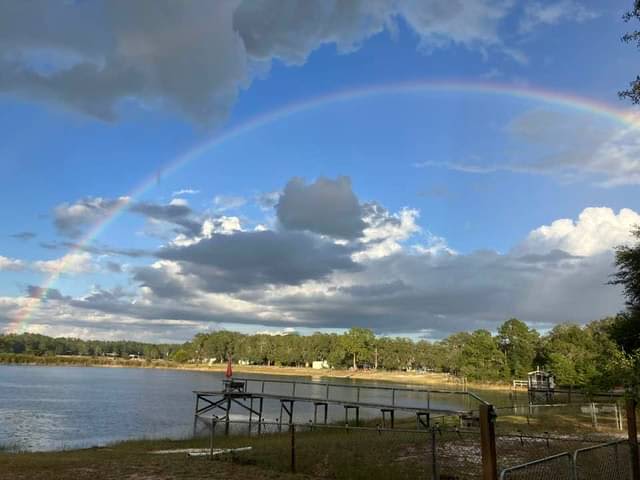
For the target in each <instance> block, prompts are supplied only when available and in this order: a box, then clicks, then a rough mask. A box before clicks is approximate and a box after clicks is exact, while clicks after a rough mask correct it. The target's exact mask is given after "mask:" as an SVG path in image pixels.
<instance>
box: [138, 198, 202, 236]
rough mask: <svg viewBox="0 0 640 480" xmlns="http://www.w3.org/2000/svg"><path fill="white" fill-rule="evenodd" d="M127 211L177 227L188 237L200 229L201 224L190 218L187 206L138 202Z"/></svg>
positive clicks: (190, 213) (190, 214) (191, 212)
mask: <svg viewBox="0 0 640 480" xmlns="http://www.w3.org/2000/svg"><path fill="white" fill-rule="evenodd" d="M129 210H130V211H132V212H134V213H139V214H140V215H143V216H145V217H147V218H152V219H154V220H160V221H163V222H167V223H173V224H174V225H178V226H180V227H182V228H183V229H184V230H185V233H188V234H189V235H198V234H199V233H200V231H201V229H202V225H201V223H200V222H199V221H196V220H194V219H193V218H192V215H193V210H191V208H190V207H189V206H187V205H182V204H173V203H170V204H167V205H159V204H156V203H149V202H140V203H136V204H134V205H132V206H131V207H130V208H129Z"/></svg>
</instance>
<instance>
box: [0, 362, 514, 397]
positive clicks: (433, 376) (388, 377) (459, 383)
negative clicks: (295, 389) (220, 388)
mask: <svg viewBox="0 0 640 480" xmlns="http://www.w3.org/2000/svg"><path fill="white" fill-rule="evenodd" d="M0 365H38V366H65V367H66V366H68V367H107V368H109V367H111V368H155V369H169V370H183V371H193V372H224V371H226V368H227V366H226V364H221V363H216V364H213V365H209V364H194V363H178V362H174V361H170V360H143V359H125V358H111V357H84V356H67V355H58V356H37V355H20V354H17V355H16V354H0ZM233 371H234V373H235V374H238V375H241V374H264V375H281V376H296V377H326V378H343V379H344V378H349V379H354V380H363V381H366V380H371V381H376V382H393V383H401V384H414V385H439V386H443V385H444V386H446V387H447V388H450V389H462V388H467V389H469V388H471V389H477V390H496V391H510V390H512V388H513V387H512V385H511V384H510V383H506V382H505V383H489V382H469V381H467V380H466V379H461V378H459V377H456V376H453V375H449V374H447V373H437V372H426V373H417V372H404V371H390V370H372V369H369V370H357V371H353V370H343V369H333V368H331V369H320V370H319V369H313V368H306V367H285V366H273V365H272V366H266V365H235V364H234V365H233Z"/></svg>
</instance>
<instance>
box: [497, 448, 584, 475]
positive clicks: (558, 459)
mask: <svg viewBox="0 0 640 480" xmlns="http://www.w3.org/2000/svg"><path fill="white" fill-rule="evenodd" d="M543 479H544V480H575V479H574V474H573V457H572V456H571V454H570V453H568V452H564V453H559V454H556V455H552V456H549V457H546V458H542V459H540V460H534V461H532V462H528V463H524V464H522V465H518V466H515V467H510V468H506V469H504V470H503V471H502V473H501V474H500V480H543Z"/></svg>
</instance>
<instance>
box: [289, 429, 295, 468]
mask: <svg viewBox="0 0 640 480" xmlns="http://www.w3.org/2000/svg"><path fill="white" fill-rule="evenodd" d="M289 431H290V432H291V473H296V426H295V424H293V423H292V424H291V426H290V428H289Z"/></svg>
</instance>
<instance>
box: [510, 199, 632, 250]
mask: <svg viewBox="0 0 640 480" xmlns="http://www.w3.org/2000/svg"><path fill="white" fill-rule="evenodd" d="M638 225H640V215H638V214H637V213H636V212H634V211H633V210H631V209H628V208H623V209H621V210H620V211H619V212H618V213H617V214H616V213H615V212H614V211H613V210H612V209H610V208H606V207H599V208H596V207H591V208H585V209H584V210H583V211H582V212H581V213H580V215H579V216H578V219H577V221H574V220H573V219H570V218H562V219H559V220H555V221H554V222H552V223H551V224H550V225H543V226H541V227H539V228H536V229H535V230H533V231H532V232H531V233H530V234H529V235H528V237H527V238H526V239H525V240H524V241H523V242H522V243H521V244H520V245H519V246H518V247H517V248H516V249H515V251H516V252H518V253H543V254H544V253H549V252H551V251H553V250H562V251H564V252H567V253H569V254H571V255H581V256H590V255H596V254H600V253H603V252H607V251H611V250H612V249H613V248H614V247H616V246H618V245H626V244H629V243H631V242H632V241H633V236H632V235H631V231H632V230H633V228H634V227H636V226H638Z"/></svg>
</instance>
